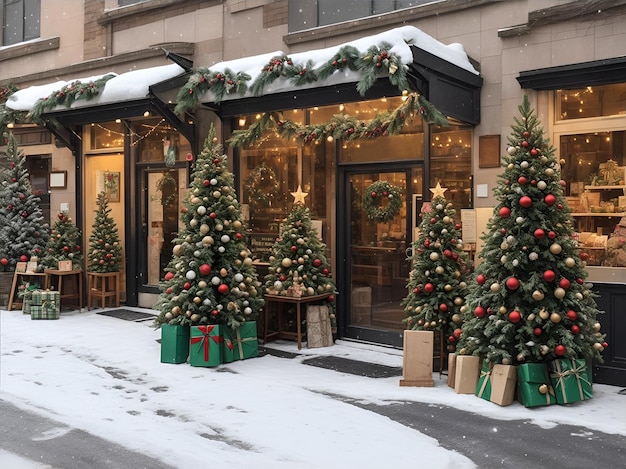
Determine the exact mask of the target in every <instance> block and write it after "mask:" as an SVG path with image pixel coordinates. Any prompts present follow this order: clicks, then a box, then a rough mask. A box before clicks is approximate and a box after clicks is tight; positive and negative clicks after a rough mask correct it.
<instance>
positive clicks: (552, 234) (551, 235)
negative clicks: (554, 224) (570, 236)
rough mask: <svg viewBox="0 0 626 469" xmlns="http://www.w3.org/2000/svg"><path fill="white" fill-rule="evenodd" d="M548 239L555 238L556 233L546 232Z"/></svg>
mask: <svg viewBox="0 0 626 469" xmlns="http://www.w3.org/2000/svg"><path fill="white" fill-rule="evenodd" d="M548 238H550V239H554V238H556V233H555V232H554V231H548Z"/></svg>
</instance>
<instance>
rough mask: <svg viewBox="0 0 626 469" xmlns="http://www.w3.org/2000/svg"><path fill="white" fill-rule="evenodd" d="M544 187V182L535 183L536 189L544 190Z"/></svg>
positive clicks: (545, 185)
mask: <svg viewBox="0 0 626 469" xmlns="http://www.w3.org/2000/svg"><path fill="white" fill-rule="evenodd" d="M546 187H548V185H547V184H546V181H539V182H538V183H537V189H540V190H544V189H545V188H546Z"/></svg>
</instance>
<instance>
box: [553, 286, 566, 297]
mask: <svg viewBox="0 0 626 469" xmlns="http://www.w3.org/2000/svg"><path fill="white" fill-rule="evenodd" d="M554 296H555V297H556V298H558V299H559V300H561V299H563V298H565V290H564V289H563V288H561V287H558V288H555V289H554Z"/></svg>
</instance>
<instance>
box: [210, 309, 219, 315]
mask: <svg viewBox="0 0 626 469" xmlns="http://www.w3.org/2000/svg"><path fill="white" fill-rule="evenodd" d="M211 314H212V315H213V316H217V315H218V314H220V312H219V311H218V310H216V309H214V310H213V311H211Z"/></svg>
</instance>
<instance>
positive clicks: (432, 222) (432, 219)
mask: <svg viewBox="0 0 626 469" xmlns="http://www.w3.org/2000/svg"><path fill="white" fill-rule="evenodd" d="M435 223H437V219H436V218H435V217H432V218H431V219H430V224H431V225H434V224H435Z"/></svg>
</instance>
